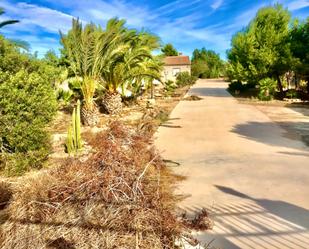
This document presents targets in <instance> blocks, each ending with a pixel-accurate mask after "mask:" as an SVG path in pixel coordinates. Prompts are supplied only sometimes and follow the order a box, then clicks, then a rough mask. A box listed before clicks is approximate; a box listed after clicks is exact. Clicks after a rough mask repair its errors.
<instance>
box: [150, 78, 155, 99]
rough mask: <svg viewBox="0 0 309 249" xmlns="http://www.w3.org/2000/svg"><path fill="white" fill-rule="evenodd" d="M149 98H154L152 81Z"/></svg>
mask: <svg viewBox="0 0 309 249" xmlns="http://www.w3.org/2000/svg"><path fill="white" fill-rule="evenodd" d="M150 98H151V99H153V98H154V86H153V82H151V96H150Z"/></svg>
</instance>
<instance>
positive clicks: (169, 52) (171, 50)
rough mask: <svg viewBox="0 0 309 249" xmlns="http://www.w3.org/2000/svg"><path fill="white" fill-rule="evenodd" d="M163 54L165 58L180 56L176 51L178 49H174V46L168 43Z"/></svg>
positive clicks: (163, 49)
mask: <svg viewBox="0 0 309 249" xmlns="http://www.w3.org/2000/svg"><path fill="white" fill-rule="evenodd" d="M161 52H162V53H163V54H164V55H165V56H177V55H178V51H177V50H176V48H174V46H173V44H171V43H167V44H166V45H165V46H164V47H163V48H162V49H161Z"/></svg>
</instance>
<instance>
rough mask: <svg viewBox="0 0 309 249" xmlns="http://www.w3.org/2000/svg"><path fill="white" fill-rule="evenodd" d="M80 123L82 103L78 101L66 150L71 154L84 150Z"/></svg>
mask: <svg viewBox="0 0 309 249" xmlns="http://www.w3.org/2000/svg"><path fill="white" fill-rule="evenodd" d="M80 123H81V121H80V101H79V100H78V101H77V106H76V108H74V110H73V112H72V123H71V125H70V127H69V129H68V135H67V142H66V149H67V152H68V153H69V154H76V153H78V152H79V151H80V150H81V149H82V138H81V128H80Z"/></svg>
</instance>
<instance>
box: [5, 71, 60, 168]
mask: <svg viewBox="0 0 309 249" xmlns="http://www.w3.org/2000/svg"><path fill="white" fill-rule="evenodd" d="M0 96H1V99H0V114H1V115H0V123H1V126H0V134H1V136H0V152H1V162H0V163H1V164H0V168H1V167H2V168H5V170H6V171H7V172H10V174H11V173H13V174H20V173H22V172H23V171H25V170H27V169H28V168H29V167H30V166H31V165H30V164H32V163H33V164H34V165H33V166H34V167H39V166H40V165H41V162H42V160H43V159H44V158H45V157H46V156H47V153H48V148H49V139H48V133H47V131H46V130H45V128H46V125H47V124H48V123H49V122H50V121H51V120H52V118H53V116H54V114H55V112H56V107H57V102H56V97H55V94H54V91H53V89H52V87H51V85H50V84H49V83H47V82H46V81H45V80H44V79H43V78H42V77H41V76H40V75H39V74H37V73H30V74H29V73H28V72H27V71H25V70H21V71H19V72H18V73H16V74H13V75H9V74H5V77H1V79H0Z"/></svg>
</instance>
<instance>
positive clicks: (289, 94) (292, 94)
mask: <svg viewBox="0 0 309 249" xmlns="http://www.w3.org/2000/svg"><path fill="white" fill-rule="evenodd" d="M286 97H287V98H289V99H297V98H298V97H299V94H298V92H297V90H295V89H289V90H288V91H287V93H286Z"/></svg>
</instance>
